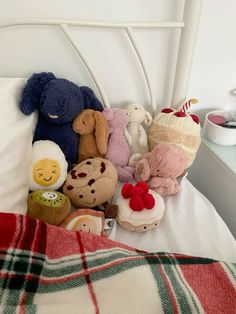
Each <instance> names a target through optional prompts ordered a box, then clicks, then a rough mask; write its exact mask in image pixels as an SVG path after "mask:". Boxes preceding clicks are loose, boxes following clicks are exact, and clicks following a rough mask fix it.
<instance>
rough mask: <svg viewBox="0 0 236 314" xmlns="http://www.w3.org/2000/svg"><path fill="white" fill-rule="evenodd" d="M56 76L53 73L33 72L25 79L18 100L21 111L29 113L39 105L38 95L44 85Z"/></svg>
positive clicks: (39, 95)
mask: <svg viewBox="0 0 236 314" xmlns="http://www.w3.org/2000/svg"><path fill="white" fill-rule="evenodd" d="M55 79H56V77H55V75H54V74H53V73H47V72H41V73H34V74H33V75H32V76H31V77H30V78H29V79H28V81H27V83H26V86H25V88H24V90H23V94H22V99H21V102H20V108H21V111H22V112H23V113H24V114H26V115H30V114H31V113H32V112H34V111H35V110H36V109H37V108H39V106H40V97H41V94H42V91H43V88H44V86H45V85H46V84H47V83H48V82H50V81H51V80H55Z"/></svg>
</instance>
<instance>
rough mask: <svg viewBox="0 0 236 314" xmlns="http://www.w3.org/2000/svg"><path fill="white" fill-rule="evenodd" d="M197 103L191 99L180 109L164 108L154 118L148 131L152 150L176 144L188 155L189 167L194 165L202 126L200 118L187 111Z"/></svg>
mask: <svg viewBox="0 0 236 314" xmlns="http://www.w3.org/2000/svg"><path fill="white" fill-rule="evenodd" d="M197 102H198V101H197V100H196V99H190V100H188V101H186V102H185V103H184V104H183V106H182V107H181V108H179V109H173V108H164V109H163V110H162V111H161V112H160V113H158V114H157V115H156V116H155V117H154V119H153V122H152V124H151V126H150V128H149V130H148V142H149V147H150V150H153V149H154V147H155V146H156V145H157V144H159V143H163V142H164V143H170V144H175V145H177V146H179V147H181V148H182V149H183V150H184V151H185V152H186V153H187V154H188V166H187V167H190V166H191V165H192V163H193V161H194V159H195V156H196V153H197V151H198V148H199V146H200V143H201V136H200V132H201V126H200V122H199V119H198V117H197V116H196V115H195V114H191V113H189V112H187V111H188V109H189V108H190V106H191V104H196V103H197Z"/></svg>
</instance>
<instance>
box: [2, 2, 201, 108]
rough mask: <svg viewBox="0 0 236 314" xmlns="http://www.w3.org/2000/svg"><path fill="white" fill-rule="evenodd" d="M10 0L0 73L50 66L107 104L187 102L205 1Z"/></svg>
mask: <svg viewBox="0 0 236 314" xmlns="http://www.w3.org/2000/svg"><path fill="white" fill-rule="evenodd" d="M11 2H12V1H9V2H7V3H6V7H7V8H8V9H9V10H6V12H5V10H4V12H3V10H1V12H0V42H1V49H0V76H7V77H9V76H11V77H28V76H30V75H31V74H32V73H33V72H41V71H51V72H53V73H54V74H55V75H57V76H59V77H64V78H67V79H70V80H72V81H74V82H76V83H78V84H79V85H89V86H90V87H92V88H94V90H95V92H96V93H97V95H98V96H100V99H101V100H102V101H103V103H104V105H105V106H107V107H108V106H110V105H112V106H117V105H119V106H123V105H125V104H127V103H128V102H139V103H141V104H142V105H145V106H146V107H147V109H149V111H150V112H152V113H155V112H156V111H157V110H159V109H160V107H163V106H167V105H170V104H171V105H172V106H176V105H178V104H179V103H180V102H182V101H183V100H184V99H185V97H186V94H187V88H188V81H189V75H190V70H191V65H192V58H193V52H194V47H195V41H196V34H197V28H198V23H199V17H200V11H201V5H202V0H186V1H184V0H179V1H177V0H158V1H157V0H149V1H140V0H126V1H125V0H121V1H110V0H100V1H98V0H96V1H95V0H94V1H89V0H87V1H84V0H77V1H75V0H70V1H66V0H61V1H55V0H53V1H52V0H51V1H46V0H43V1H40V4H41V6H42V7H40V8H41V11H40V10H39V7H37V5H36V4H37V3H39V1H29V0H21V1H19V2H20V6H21V10H20V11H17V5H16V2H15V1H13V2H14V4H12V3H11ZM52 3H54V5H55V6H54V7H53V6H52ZM118 3H119V6H118ZM24 4H25V6H24ZM27 5H28V6H27ZM35 5H36V7H35ZM4 7H5V4H4ZM85 7H86V8H87V9H88V8H90V11H89V10H88V11H86V10H85V9H84V8H85ZM37 12H38V13H37ZM59 12H60V16H64V17H63V18H58V17H56V14H57V16H59ZM9 13H10V14H9ZM36 13H37V15H36ZM31 16H38V17H35V18H32V17H31ZM90 16H91V18H90ZM6 17H7V18H6ZM118 18H119V20H118ZM66 39H67V41H66ZM76 57H79V59H78V58H76Z"/></svg>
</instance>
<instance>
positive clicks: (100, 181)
mask: <svg viewBox="0 0 236 314" xmlns="http://www.w3.org/2000/svg"><path fill="white" fill-rule="evenodd" d="M117 182H118V174H117V170H116V168H115V167H114V166H113V165H112V163H111V162H110V161H109V160H107V159H104V158H100V157H95V158H88V159H86V160H84V161H82V162H81V163H79V164H78V165H76V166H75V167H74V168H73V169H72V170H71V171H70V172H69V173H68V175H67V179H66V182H65V184H64V186H63V192H64V194H65V195H67V196H68V197H69V198H70V200H71V202H72V204H73V205H74V206H75V207H77V208H95V207H97V206H100V205H102V206H103V207H104V208H105V216H106V217H107V218H114V217H115V216H116V213H117V210H118V208H117V206H116V205H111V204H108V203H107V201H108V200H110V199H111V198H112V197H113V195H114V194H115V192H116V187H117Z"/></svg>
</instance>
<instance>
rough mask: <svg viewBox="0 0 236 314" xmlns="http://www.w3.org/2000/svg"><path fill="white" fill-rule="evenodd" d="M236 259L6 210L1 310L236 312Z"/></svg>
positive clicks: (0, 253)
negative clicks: (125, 241) (177, 250)
mask: <svg viewBox="0 0 236 314" xmlns="http://www.w3.org/2000/svg"><path fill="white" fill-rule="evenodd" d="M235 285H236V265H234V264H228V263H224V262H217V261H215V260H211V259H206V258H199V257H191V256H184V255H179V254H167V253H146V252H143V251H139V250H136V249H133V248H130V247H127V246H125V245H122V244H119V243H115V242H112V241H110V240H108V239H104V238H101V237H98V236H95V235H91V234H86V233H79V232H69V231H66V230H64V229H62V228H59V227H55V226H49V225H46V224H44V223H42V222H40V221H38V220H34V219H32V218H29V217H25V216H21V215H14V214H0V309H1V313H10V314H12V313H36V312H37V313H43V314H45V313H57V314H58V313H59V314H60V313H63V314H65V313H68V314H71V313H82V314H87V313H107V314H118V313H119V314H126V313H127V314H133V313H134V314H146V313H148V314H149V313H150V314H157V313H214V314H217V313H220V314H222V313H230V314H232V313H236V286H235Z"/></svg>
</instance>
